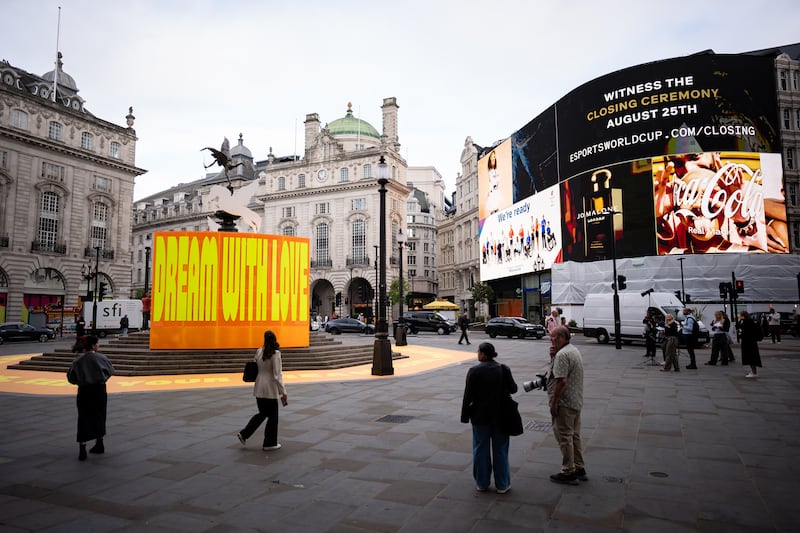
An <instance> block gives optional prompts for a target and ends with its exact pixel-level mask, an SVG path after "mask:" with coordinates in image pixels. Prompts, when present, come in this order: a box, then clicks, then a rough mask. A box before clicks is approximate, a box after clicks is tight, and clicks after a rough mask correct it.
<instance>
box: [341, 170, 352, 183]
mask: <svg viewBox="0 0 800 533" xmlns="http://www.w3.org/2000/svg"><path fill="white" fill-rule="evenodd" d="M349 180H350V171H349V170H348V168H347V167H342V168H341V169H339V181H349Z"/></svg>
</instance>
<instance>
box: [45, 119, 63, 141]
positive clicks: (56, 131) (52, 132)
mask: <svg viewBox="0 0 800 533" xmlns="http://www.w3.org/2000/svg"><path fill="white" fill-rule="evenodd" d="M47 135H48V137H50V138H51V139H53V140H54V141H60V140H61V123H60V122H55V121H53V122H51V123H50V129H49V131H48V134H47Z"/></svg>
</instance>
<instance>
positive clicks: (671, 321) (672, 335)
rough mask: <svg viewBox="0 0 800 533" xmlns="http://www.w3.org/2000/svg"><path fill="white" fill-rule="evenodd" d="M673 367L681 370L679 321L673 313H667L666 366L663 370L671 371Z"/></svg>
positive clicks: (665, 331)
mask: <svg viewBox="0 0 800 533" xmlns="http://www.w3.org/2000/svg"><path fill="white" fill-rule="evenodd" d="M672 369H674V370H675V372H680V371H681V365H680V363H679V362H678V323H677V322H675V317H674V316H672V314H671V313H667V315H666V317H665V320H664V368H662V369H661V371H662V372H669V371H670V370H672Z"/></svg>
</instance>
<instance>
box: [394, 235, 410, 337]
mask: <svg viewBox="0 0 800 533" xmlns="http://www.w3.org/2000/svg"><path fill="white" fill-rule="evenodd" d="M405 245H406V236H405V235H403V230H402V229H401V230H400V231H398V232H397V247H398V248H400V283H399V290H400V317H399V318H398V319H397V328H396V329H395V332H394V344H395V346H405V345H406V344H407V343H406V323H405V320H404V319H403V247H404V246H405Z"/></svg>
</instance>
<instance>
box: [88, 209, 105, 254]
mask: <svg viewBox="0 0 800 533" xmlns="http://www.w3.org/2000/svg"><path fill="white" fill-rule="evenodd" d="M107 235H108V206H107V205H106V204H104V203H101V202H96V203H95V204H94V206H93V212H92V229H91V243H92V248H97V247H98V246H99V247H100V248H101V249H103V250H105V249H106V236H107Z"/></svg>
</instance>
